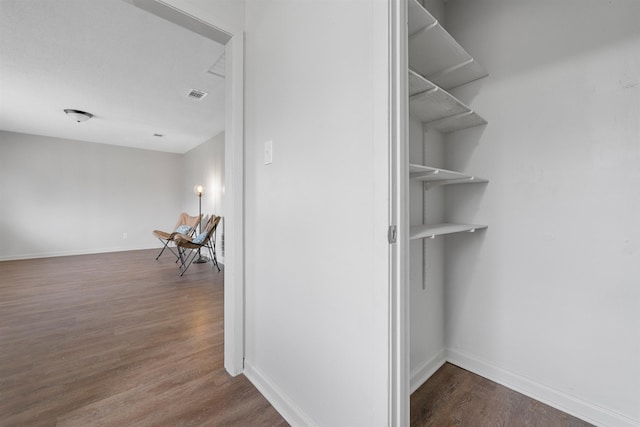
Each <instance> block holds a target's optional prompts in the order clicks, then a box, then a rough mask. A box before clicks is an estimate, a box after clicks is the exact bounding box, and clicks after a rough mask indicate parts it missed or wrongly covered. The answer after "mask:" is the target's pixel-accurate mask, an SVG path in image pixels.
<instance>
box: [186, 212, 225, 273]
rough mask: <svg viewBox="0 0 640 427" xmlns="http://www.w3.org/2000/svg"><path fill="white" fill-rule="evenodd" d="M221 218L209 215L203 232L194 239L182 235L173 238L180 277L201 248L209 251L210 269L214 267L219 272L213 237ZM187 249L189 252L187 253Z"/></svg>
mask: <svg viewBox="0 0 640 427" xmlns="http://www.w3.org/2000/svg"><path fill="white" fill-rule="evenodd" d="M221 218H222V217H219V216H215V215H211V216H210V217H209V220H208V221H207V224H206V225H205V228H204V231H203V232H202V233H200V234H198V235H197V236H196V237H189V236H185V235H182V234H179V235H177V236H175V238H174V243H175V244H176V247H177V248H178V254H179V256H180V270H181V272H180V275H181V276H182V275H183V274H184V273H186V272H187V269H188V268H189V266H190V265H191V264H192V263H193V262H194V261H195V259H196V257H198V256H199V255H200V251H201V250H202V249H203V248H206V249H207V250H208V251H209V255H210V256H211V263H212V267H213V266H215V267H216V268H217V269H218V271H220V266H219V265H218V259H217V258H216V239H215V236H216V230H217V228H218V224H219V223H220V219H221ZM187 249H188V250H189V251H190V252H187Z"/></svg>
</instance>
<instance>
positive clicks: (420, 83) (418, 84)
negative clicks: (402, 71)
mask: <svg viewBox="0 0 640 427" xmlns="http://www.w3.org/2000/svg"><path fill="white" fill-rule="evenodd" d="M409 96H410V98H409V112H410V114H411V115H412V116H414V117H415V118H417V119H418V120H420V121H421V122H423V123H424V124H425V126H426V127H427V128H429V129H436V130H439V131H440V132H443V133H448V132H453V131H456V130H461V129H466V128H470V127H474V126H481V125H486V124H487V121H486V120H485V119H483V118H482V117H480V115H479V114H478V113H476V112H475V111H473V110H472V109H471V108H469V107H468V106H466V105H465V104H463V103H462V102H460V101H459V100H458V99H457V98H456V97H455V96H453V95H451V94H450V93H449V92H447V91H446V90H444V89H440V88H439V87H438V86H436V85H435V84H433V83H432V82H430V81H429V80H427V79H425V78H424V77H422V76H421V75H419V74H418V73H416V72H414V71H411V70H409Z"/></svg>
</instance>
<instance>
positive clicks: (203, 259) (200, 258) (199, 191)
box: [193, 185, 209, 264]
mask: <svg viewBox="0 0 640 427" xmlns="http://www.w3.org/2000/svg"><path fill="white" fill-rule="evenodd" d="M193 191H194V192H195V193H196V194H197V195H198V217H199V218H200V220H199V221H198V234H200V233H202V195H203V194H204V187H203V186H202V185H196V186H195V187H193ZM208 261H209V258H207V257H204V256H202V254H201V253H200V248H198V259H196V260H195V261H193V262H194V263H196V264H204V263H205V262H208Z"/></svg>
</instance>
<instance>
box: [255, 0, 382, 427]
mask: <svg viewBox="0 0 640 427" xmlns="http://www.w3.org/2000/svg"><path fill="white" fill-rule="evenodd" d="M246 6H247V8H246V63H245V65H246V74H245V77H246V80H245V81H246V87H245V94H246V97H245V106H246V113H245V114H246V115H245V142H246V181H245V188H246V194H245V195H246V212H245V215H246V316H247V317H246V364H245V373H246V374H247V375H248V376H249V377H250V378H251V379H252V381H253V382H254V383H256V384H257V385H258V387H259V388H260V389H261V390H262V391H263V392H264V393H265V394H266V395H267V397H268V398H269V399H270V400H271V401H272V403H273V404H274V405H275V406H276V408H277V409H278V410H280V412H281V413H283V415H285V416H286V417H287V419H288V421H289V422H291V423H292V424H293V425H318V426H334V427H338V426H381V425H387V417H388V381H389V378H388V375H389V366H388V365H389V357H388V343H389V335H388V328H389V323H388V322H389V312H388V307H389V300H388V295H389V288H388V277H389V272H388V269H387V268H388V267H387V266H388V243H387V240H386V239H387V236H386V233H387V226H388V219H387V218H388V212H389V208H388V192H387V189H388V167H387V165H388V129H387V128H386V123H387V120H388V109H387V106H388V98H387V96H388V95H387V93H388V92H387V90H388V89H387V87H388V78H389V76H388V71H387V69H388V59H387V58H388V57H387V55H388V50H387V30H386V25H387V22H388V16H387V4H386V2H384V1H374V2H372V1H370V0H357V1H348V2H344V1H325V0H311V1H304V2H299V1H275V0H271V1H270V0H267V1H255V2H254V1H251V2H247V3H246ZM267 140H272V141H273V164H271V165H264V164H263V144H264V142H265V141H267Z"/></svg>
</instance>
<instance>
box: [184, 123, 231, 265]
mask: <svg viewBox="0 0 640 427" xmlns="http://www.w3.org/2000/svg"><path fill="white" fill-rule="evenodd" d="M183 164H184V178H183V182H184V184H183V186H182V194H183V210H184V211H185V212H188V213H189V214H190V215H197V214H198V196H196V194H195V193H194V192H193V187H194V186H195V185H197V184H200V185H204V187H205V193H204V194H203V196H202V215H203V216H204V217H206V216H208V215H211V214H214V215H217V216H222V217H224V211H223V203H222V197H223V193H224V132H223V133H221V134H218V135H216V136H214V137H213V138H211V139H210V140H208V141H205V142H203V143H202V144H200V145H199V146H197V147H196V148H194V149H192V150H190V151H188V152H187V153H185V154H184V157H183ZM223 228H224V222H221V223H220V224H219V226H218V230H217V233H216V237H217V239H216V252H217V253H216V255H217V257H218V261H222V245H221V243H222V233H223Z"/></svg>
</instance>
